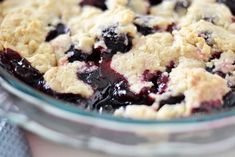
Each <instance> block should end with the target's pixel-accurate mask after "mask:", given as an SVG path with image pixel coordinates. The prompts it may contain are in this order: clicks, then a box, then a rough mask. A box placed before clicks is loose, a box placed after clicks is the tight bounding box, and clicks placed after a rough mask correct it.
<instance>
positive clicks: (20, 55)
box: [0, 0, 235, 119]
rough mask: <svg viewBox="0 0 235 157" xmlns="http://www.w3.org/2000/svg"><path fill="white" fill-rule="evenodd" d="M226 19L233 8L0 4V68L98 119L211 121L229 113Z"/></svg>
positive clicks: (70, 0) (213, 2)
mask: <svg viewBox="0 0 235 157" xmlns="http://www.w3.org/2000/svg"><path fill="white" fill-rule="evenodd" d="M234 15H235V1H234V0H162V1H161V0H80V1H79V0H59V1H58V0H21V1H18V0H0V66H1V67H2V68H4V69H6V70H7V71H8V72H9V73H11V74H12V75H14V76H15V77H16V78H18V79H19V80H21V81H23V82H24V83H26V84H27V85H30V86H31V87H33V88H35V89H36V90H38V91H40V92H43V93H45V94H47V95H50V96H52V97H54V98H56V99H59V100H63V101H65V102H70V103H72V104H74V105H76V106H78V107H80V108H83V109H85V110H88V111H97V112H99V113H101V114H102V113H111V114H113V115H115V116H120V117H126V118H135V119H171V118H183V117H189V116H194V115H201V114H211V113H215V112H220V111H224V110H229V109H231V108H233V107H234V106H235V17H234Z"/></svg>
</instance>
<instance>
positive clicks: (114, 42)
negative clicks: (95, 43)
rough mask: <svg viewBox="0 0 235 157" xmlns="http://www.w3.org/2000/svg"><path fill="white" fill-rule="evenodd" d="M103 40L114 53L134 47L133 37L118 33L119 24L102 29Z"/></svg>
mask: <svg viewBox="0 0 235 157" xmlns="http://www.w3.org/2000/svg"><path fill="white" fill-rule="evenodd" d="M102 40H103V41H104V43H105V45H106V46H107V48H108V50H109V51H110V53H112V54H116V53H117V52H122V53H125V52H128V51H129V50H130V49H131V48H132V37H131V36H130V35H129V34H124V33H121V34H120V33H118V31H117V26H111V27H108V28H106V29H104V30H103V31H102Z"/></svg>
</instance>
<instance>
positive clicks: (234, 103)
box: [223, 89, 235, 108]
mask: <svg viewBox="0 0 235 157" xmlns="http://www.w3.org/2000/svg"><path fill="white" fill-rule="evenodd" d="M223 100H224V104H223V108H232V107H235V90H234V89H232V90H231V91H230V92H229V93H228V94H226V95H225V96H224V98H223Z"/></svg>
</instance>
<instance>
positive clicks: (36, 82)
mask: <svg viewBox="0 0 235 157" xmlns="http://www.w3.org/2000/svg"><path fill="white" fill-rule="evenodd" d="M0 66H1V67H2V68H4V69H6V70H7V71H8V72H9V73H10V74H12V75H14V76H15V77H16V78H18V79H19V80H21V81H22V82H24V83H26V84H27V85H29V86H31V87H33V88H34V89H36V90H39V91H41V92H43V93H45V94H48V95H51V96H53V97H54V98H57V99H61V100H64V101H68V102H72V103H77V102H80V101H82V100H83V99H82V98H81V97H80V96H79V95H74V94H63V93H57V92H55V91H53V90H51V89H50V88H49V87H47V86H46V85H45V80H44V78H43V75H42V74H41V73H40V72H39V71H38V70H36V69H35V68H33V67H32V66H31V64H30V63H29V62H28V61H27V60H26V59H24V58H22V57H21V56H20V55H19V53H17V52H15V51H13V50H11V49H5V50H4V51H3V52H1V51H0Z"/></svg>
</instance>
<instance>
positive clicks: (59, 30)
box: [45, 23, 69, 42]
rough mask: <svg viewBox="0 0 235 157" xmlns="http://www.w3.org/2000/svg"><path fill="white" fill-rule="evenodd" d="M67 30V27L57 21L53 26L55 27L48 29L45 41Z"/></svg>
mask: <svg viewBox="0 0 235 157" xmlns="http://www.w3.org/2000/svg"><path fill="white" fill-rule="evenodd" d="M68 32H69V29H68V28H67V27H66V26H65V25H64V24H62V23H59V24H57V25H56V26H55V28H54V29H53V30H52V31H50V32H49V33H48V34H47V36H46V39H45V41H46V42H49V41H51V40H53V39H55V38H56V37H57V36H59V35H62V34H66V33H68Z"/></svg>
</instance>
